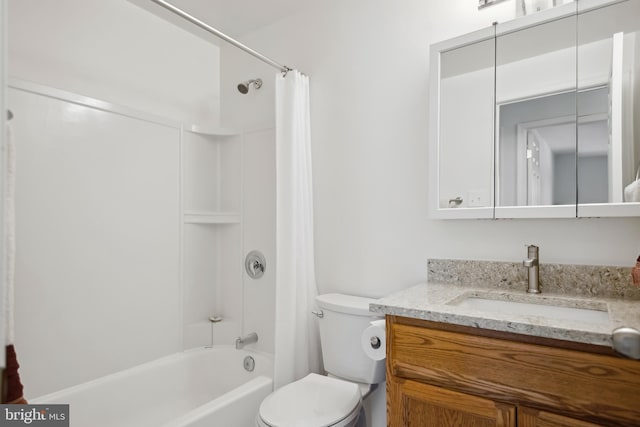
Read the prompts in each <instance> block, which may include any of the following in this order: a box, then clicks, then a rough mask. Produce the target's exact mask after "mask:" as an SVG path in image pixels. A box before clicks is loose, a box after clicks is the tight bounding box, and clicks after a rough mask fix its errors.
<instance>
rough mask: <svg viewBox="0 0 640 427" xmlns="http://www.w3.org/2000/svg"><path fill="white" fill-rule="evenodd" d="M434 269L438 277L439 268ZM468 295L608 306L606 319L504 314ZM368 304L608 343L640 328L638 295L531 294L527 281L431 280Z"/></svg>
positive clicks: (380, 309)
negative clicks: (476, 304) (471, 304)
mask: <svg viewBox="0 0 640 427" xmlns="http://www.w3.org/2000/svg"><path fill="white" fill-rule="evenodd" d="M434 265H437V263H435V264H434ZM449 267H450V266H449ZM430 268H431V264H430ZM430 272H431V270H430ZM436 273H437V272H436ZM432 275H433V276H436V277H439V276H438V275H437V274H432ZM476 283H478V282H476ZM494 283H495V282H494ZM503 283H504V281H503ZM634 296H635V295H634ZM468 297H480V298H483V299H490V300H506V301H515V302H523V303H531V304H546V305H552V306H563V307H571V308H583V309H592V310H598V311H606V312H608V321H607V320H604V321H593V322H591V321H585V320H565V319H554V318H551V317H546V316H537V315H525V314H521V313H518V314H502V313H497V312H494V311H481V310H479V309H472V308H467V307H464V306H458V305H457V304H458V303H460V302H461V301H463V300H465V299H466V298H468ZM370 310H371V311H373V312H375V313H380V314H390V315H396V316H404V317H411V318H416V319H424V320H431V321H435V322H443V323H450V324H455V325H462V326H470V327H476V328H484V329H491V330H496V331H504V332H512V333H519V334H524V335H532V336H538V337H544V338H554V339H560V340H565V341H574V342H580V343H586V344H595V345H601V346H609V347H610V346H611V333H612V331H613V330H614V329H616V328H618V327H622V326H627V327H632V328H636V329H639V330H640V300H639V299H637V298H628V297H627V298H624V297H622V298H621V297H612V296H611V295H607V297H602V296H600V295H595V296H593V295H589V296H585V295H584V294H580V293H579V292H578V293H577V294H574V295H567V294H566V293H565V294H559V293H544V288H543V293H542V294H537V295H535V294H527V293H526V292H525V286H521V285H518V286H517V287H513V286H508V287H505V286H502V287H500V286H496V287H491V286H487V285H486V284H482V285H480V286H469V285H468V284H465V283H464V280H462V281H459V282H457V283H451V282H449V283H447V282H446V281H445V282H440V281H433V282H428V283H422V284H418V285H416V286H413V287H411V288H408V289H405V290H402V291H399V292H396V293H393V294H391V295H389V296H387V297H384V298H381V299H379V300H377V301H376V302H375V303H372V304H371V305H370ZM604 317H605V318H606V316H604Z"/></svg>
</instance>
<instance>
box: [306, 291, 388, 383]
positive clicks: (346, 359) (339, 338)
mask: <svg viewBox="0 0 640 427" xmlns="http://www.w3.org/2000/svg"><path fill="white" fill-rule="evenodd" d="M373 301H375V300H373V299H371V298H364V297H359V296H353V295H343V294H324V295H319V296H317V297H316V303H317V304H318V307H319V308H320V310H322V314H323V316H322V317H321V318H319V319H318V322H319V327H320V342H321V346H322V358H323V361H324V369H325V370H326V371H327V372H328V373H329V374H332V375H334V376H336V377H339V378H343V379H346V380H350V381H355V382H359V383H364V384H378V383H381V382H383V381H384V379H385V360H384V359H383V360H378V361H376V360H373V359H371V358H369V357H367V355H366V354H365V352H364V350H363V349H362V344H361V337H362V333H363V332H364V330H365V329H367V328H368V327H369V326H370V323H369V322H371V321H372V320H376V319H381V318H382V317H381V316H378V315H376V314H375V313H372V312H370V311H369V303H371V302H373Z"/></svg>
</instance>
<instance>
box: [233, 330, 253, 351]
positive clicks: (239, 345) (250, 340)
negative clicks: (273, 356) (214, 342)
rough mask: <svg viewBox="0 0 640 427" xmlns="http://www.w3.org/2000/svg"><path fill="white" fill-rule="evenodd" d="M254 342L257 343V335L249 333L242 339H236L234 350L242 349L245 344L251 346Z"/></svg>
mask: <svg viewBox="0 0 640 427" xmlns="http://www.w3.org/2000/svg"><path fill="white" fill-rule="evenodd" d="M254 342H258V334H256V333H255V332H251V333H250V334H247V335H245V336H243V337H238V338H236V350H240V349H241V348H244V346H245V345H247V344H253V343H254Z"/></svg>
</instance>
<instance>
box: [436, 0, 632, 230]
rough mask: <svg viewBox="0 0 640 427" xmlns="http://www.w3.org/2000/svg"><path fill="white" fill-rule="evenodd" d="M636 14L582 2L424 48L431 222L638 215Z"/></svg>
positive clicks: (623, 7) (624, 7)
mask: <svg viewBox="0 0 640 427" xmlns="http://www.w3.org/2000/svg"><path fill="white" fill-rule="evenodd" d="M638 16H640V0H626V1H613V2H612V1H605V0H588V1H587V0H583V1H579V2H574V3H572V4H567V5H564V6H561V7H557V8H555V9H550V10H546V11H544V12H540V13H539V14H536V15H532V16H527V17H524V18H520V19H518V20H516V21H511V22H508V23H505V24H498V25H497V26H495V27H494V28H491V29H487V31H484V32H478V33H474V34H470V35H467V36H464V37H460V38H458V39H454V40H450V41H447V42H443V43H439V44H437V45H434V46H432V57H431V59H432V76H435V77H436V78H435V82H434V79H432V86H431V88H432V92H431V94H432V101H431V107H432V116H431V119H432V123H436V124H437V126H436V128H437V129H436V130H435V131H433V130H432V134H431V141H432V142H431V147H432V150H431V153H432V154H431V158H432V163H431V166H432V167H433V168H434V169H432V170H436V171H437V174H436V175H435V176H434V175H433V174H432V178H435V184H434V183H432V184H431V188H432V194H435V198H434V197H432V203H431V204H432V205H433V207H434V208H435V209H432V216H434V217H436V218H492V217H493V218H544V217H553V218H561V217H572V218H573V217H576V216H581V217H592V216H640V181H639V182H636V183H635V184H634V181H636V180H637V177H636V175H637V173H638V167H639V166H640V19H638ZM489 30H493V31H494V33H493V35H490V34H489ZM492 79H493V80H492ZM492 91H493V92H492ZM434 94H435V98H436V100H435V101H434V99H433V98H434ZM487 103H490V104H491V105H492V110H491V111H489V110H487V108H486V105H487ZM433 109H435V111H436V112H435V113H434V112H433ZM488 140H490V141H491V142H490V143H487V141H488ZM636 187H637V191H635V192H634V190H636ZM625 193H626V197H625ZM636 194H637V196H636Z"/></svg>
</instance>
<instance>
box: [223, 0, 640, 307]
mask: <svg viewBox="0 0 640 427" xmlns="http://www.w3.org/2000/svg"><path fill="white" fill-rule="evenodd" d="M476 6H477V4H476V3H474V2H468V1H463V0H455V1H452V0H437V1H429V2H424V1H419V0H404V1H402V2H400V3H394V4H390V3H388V2H384V1H381V0H374V1H365V0H350V1H345V2H337V3H333V2H331V3H329V4H324V3H323V4H322V5H319V6H318V7H317V8H315V9H313V10H308V11H305V12H304V13H300V14H297V15H295V16H293V17H290V18H288V19H285V20H283V21H280V22H278V23H276V24H274V25H271V26H269V27H266V28H263V29H261V30H260V31H256V32H254V33H252V34H250V35H247V36H246V37H244V38H243V39H242V40H243V41H244V42H245V43H247V44H248V45H250V46H252V47H253V48H255V49H257V50H259V51H261V52H262V53H264V54H266V55H269V56H271V57H273V58H275V59H277V60H278V61H280V62H283V63H285V64H288V65H289V66H292V67H296V68H299V69H300V70H301V71H303V72H305V73H307V74H308V75H309V76H310V77H311V103H312V104H311V118H312V139H313V155H314V185H315V188H314V190H315V209H316V211H315V219H316V236H317V239H316V264H317V276H318V284H319V287H320V291H321V292H329V291H341V292H347V293H354V294H363V295H369V296H382V295H385V294H387V293H389V292H392V291H394V290H397V289H401V288H404V287H407V286H410V285H412V284H414V283H416V282H419V281H421V280H424V279H425V276H426V260H427V258H430V257H433V258H435V257H446V258H462V259H485V260H505V261H517V260H520V259H522V257H523V256H524V254H523V251H524V248H523V246H524V244H525V243H537V244H539V245H540V246H541V257H542V261H543V262H558V263H583V264H611V265H621V266H623V265H631V264H632V261H633V260H634V258H635V257H637V254H638V253H639V252H640V240H639V239H638V236H640V219H636V218H631V219H581V220H571V219H566V220H564V219H563V220H510V221H485V220H456V221H451V220H449V221H445V220H430V219H429V218H428V217H427V188H428V186H427V181H428V170H427V129H428V107H427V105H428V93H427V87H428V77H429V76H428V65H429V64H428V49H429V45H430V44H432V43H434V42H437V41H440V40H443V39H447V38H450V37H453V36H456V35H460V34H462V33H466V32H469V31H473V30H476V29H479V28H482V27H485V26H487V25H490V23H491V22H492V21H495V20H498V21H505V20H507V19H509V18H511V17H513V16H514V13H515V12H514V9H515V7H514V5H513V3H512V2H505V3H502V4H500V5H498V6H494V7H490V8H487V9H484V10H482V11H478V10H477V9H476ZM223 62H225V61H223ZM223 67H226V64H223ZM238 77H239V76H238ZM225 79H226V76H225V75H224V71H223V86H224V85H225ZM227 101H228V100H227V99H226V98H225V97H224V93H223V105H224V107H223V109H224V110H226V109H227V108H230V107H229V106H228V104H227ZM223 120H224V118H223Z"/></svg>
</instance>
